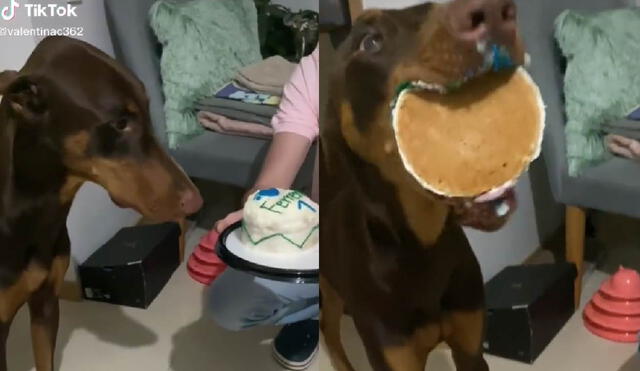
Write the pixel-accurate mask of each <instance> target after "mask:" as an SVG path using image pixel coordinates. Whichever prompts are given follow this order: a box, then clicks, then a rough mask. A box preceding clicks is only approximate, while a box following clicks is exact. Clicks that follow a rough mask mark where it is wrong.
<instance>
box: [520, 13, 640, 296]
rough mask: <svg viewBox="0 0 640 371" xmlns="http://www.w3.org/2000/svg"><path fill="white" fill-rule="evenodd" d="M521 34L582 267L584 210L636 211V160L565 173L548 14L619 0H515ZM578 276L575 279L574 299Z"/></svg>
mask: <svg viewBox="0 0 640 371" xmlns="http://www.w3.org/2000/svg"><path fill="white" fill-rule="evenodd" d="M516 2H517V4H518V7H519V9H518V14H519V23H520V29H521V31H522V36H523V38H524V40H525V42H526V45H527V49H528V51H529V53H530V54H531V56H532V64H531V67H530V72H531V74H532V75H533V78H534V79H535V81H536V82H537V83H538V85H539V86H540V89H541V91H542V95H543V97H544V101H545V103H546V106H547V128H546V131H545V137H544V142H543V148H542V154H543V157H544V162H545V163H546V167H547V172H548V175H549V182H550V186H551V191H552V193H553V196H554V198H555V200H556V201H557V202H560V203H562V204H564V205H566V206H567V208H566V237H567V259H568V260H569V261H571V262H574V263H576V265H577V266H578V270H579V271H580V272H581V271H582V265H583V250H584V232H585V210H587V209H597V210H602V211H606V212H611V213H616V214H625V215H628V216H633V217H640V165H639V164H638V163H635V162H632V161H629V160H624V159H620V158H614V159H612V160H610V161H608V162H606V163H603V164H602V165H599V166H596V167H594V168H591V169H588V170H586V171H585V172H584V174H582V175H581V176H579V177H570V176H569V174H568V163H567V156H566V146H565V134H564V125H565V114H564V102H563V77H562V70H561V66H562V65H563V61H562V58H561V54H560V52H559V50H558V49H557V46H556V43H555V40H554V37H553V31H554V20H555V19H556V17H557V16H558V15H559V14H560V12H562V11H563V10H564V9H577V10H583V11H600V10H605V9H610V8H615V7H621V6H624V4H625V3H624V1H622V0H516ZM580 284H581V277H580V274H579V277H578V279H577V280H576V303H578V302H579V297H580V288H581V285H580Z"/></svg>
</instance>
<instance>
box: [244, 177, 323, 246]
mask: <svg viewBox="0 0 640 371" xmlns="http://www.w3.org/2000/svg"><path fill="white" fill-rule="evenodd" d="M319 222H320V209H319V207H318V204H316V203H315V202H313V201H312V200H311V199H310V198H309V197H307V196H305V195H304V194H302V193H300V192H298V191H293V190H286V189H277V188H271V189H264V190H260V191H258V192H256V193H254V194H252V195H251V196H250V197H249V198H248V199H247V202H246V203H245V205H244V219H243V222H242V232H241V237H240V238H241V240H242V242H243V244H244V245H246V246H248V247H250V248H256V249H260V250H261V251H264V252H270V253H278V254H295V253H299V252H302V251H305V250H308V249H310V248H314V247H316V246H317V245H318V238H319V236H318V235H319V231H318V229H319Z"/></svg>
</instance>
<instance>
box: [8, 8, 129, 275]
mask: <svg viewBox="0 0 640 371" xmlns="http://www.w3.org/2000/svg"><path fill="white" fill-rule="evenodd" d="M20 3H21V4H22V5H24V4H28V3H34V4H35V3H42V1H40V0H35V1H21V2H20ZM0 4H1V3H0ZM22 10H24V8H23V9H22ZM0 22H3V23H0V27H12V28H13V27H63V26H83V27H84V29H85V35H84V36H83V37H82V39H83V40H85V41H87V42H89V43H92V44H93V45H95V46H96V47H98V48H100V49H102V50H103V51H105V52H106V53H108V54H111V55H113V45H112V44H111V40H110V38H109V33H108V30H107V26H106V20H105V17H104V7H103V2H102V0H85V1H84V2H83V4H81V5H79V6H78V18H77V19H67V18H46V19H45V18H39V19H36V18H31V19H29V18H28V17H27V15H26V12H24V11H21V12H18V16H17V17H16V18H15V19H13V20H12V21H10V22H4V21H2V20H0ZM39 41H40V40H39V38H37V37H9V36H3V37H0V50H2V51H6V50H10V51H11V52H10V53H5V52H2V53H0V69H1V70H5V69H15V70H19V69H20V68H21V67H22V65H23V64H24V62H25V61H26V59H27V58H28V56H29V55H30V54H31V52H32V50H33V48H34V47H35V46H36V44H37V43H38V42H39ZM138 218H139V216H138V214H137V213H136V212H134V211H133V210H124V209H120V208H118V207H117V206H115V205H114V204H113V203H112V202H111V200H110V198H109V196H108V194H107V192H106V191H105V190H104V189H103V188H101V187H99V186H97V185H95V184H93V183H87V184H85V185H84V186H83V187H82V188H81V189H80V191H79V192H78V195H77V196H76V199H75V200H74V203H73V205H72V207H71V212H70V213H69V218H68V219H67V227H68V229H69V237H70V239H71V250H72V258H73V261H74V263H78V262H83V261H84V260H85V259H86V258H87V257H89V255H91V253H93V252H94V251H95V250H96V249H97V248H99V247H100V246H101V245H102V244H103V243H105V242H106V241H107V240H108V239H109V238H111V237H112V236H113V235H114V233H115V232H116V231H118V230H119V229H120V228H122V227H124V226H129V225H132V224H134V223H135V222H136V221H137V220H138ZM66 278H67V280H75V279H76V274H75V269H73V268H72V269H70V270H69V272H67V277H66Z"/></svg>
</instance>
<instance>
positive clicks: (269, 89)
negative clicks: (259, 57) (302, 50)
mask: <svg viewBox="0 0 640 371" xmlns="http://www.w3.org/2000/svg"><path fill="white" fill-rule="evenodd" d="M295 68H296V64H295V63H291V62H289V61H287V60H286V59H284V58H282V57H281V56H279V55H277V56H273V57H269V58H267V59H265V60H263V61H262V62H258V63H255V64H252V65H249V66H247V67H244V68H241V69H240V70H239V71H238V74H237V75H236V78H235V80H236V81H237V82H238V83H240V85H242V86H245V87H247V88H249V89H251V90H253V91H256V92H260V93H267V94H275V95H282V92H283V88H284V85H285V84H286V83H287V81H289V79H290V78H291V75H292V74H293V71H294V70H295Z"/></svg>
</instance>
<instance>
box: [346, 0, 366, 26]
mask: <svg viewBox="0 0 640 371" xmlns="http://www.w3.org/2000/svg"><path fill="white" fill-rule="evenodd" d="M363 10H364V6H363V4H362V0H349V13H350V16H351V23H353V22H355V20H356V19H357V18H358V17H359V16H360V14H362V12H363Z"/></svg>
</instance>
